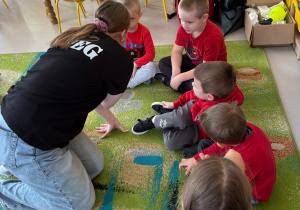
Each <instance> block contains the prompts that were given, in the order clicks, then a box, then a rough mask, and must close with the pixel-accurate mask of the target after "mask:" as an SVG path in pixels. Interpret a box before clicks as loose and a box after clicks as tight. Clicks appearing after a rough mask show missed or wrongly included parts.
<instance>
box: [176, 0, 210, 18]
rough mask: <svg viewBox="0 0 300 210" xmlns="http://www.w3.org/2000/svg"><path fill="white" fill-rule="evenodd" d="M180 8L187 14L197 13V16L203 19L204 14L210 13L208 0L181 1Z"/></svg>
mask: <svg viewBox="0 0 300 210" xmlns="http://www.w3.org/2000/svg"><path fill="white" fill-rule="evenodd" d="M179 8H180V9H181V10H184V11H187V12H192V11H195V12H196V16H197V17H198V18H201V17H202V16H203V15H204V14H208V13H209V2H208V0H181V1H180V3H179Z"/></svg>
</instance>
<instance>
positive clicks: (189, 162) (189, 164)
mask: <svg viewBox="0 0 300 210" xmlns="http://www.w3.org/2000/svg"><path fill="white" fill-rule="evenodd" d="M197 163H198V162H197ZM197 163H195V159H194V158H189V159H182V160H181V163H180V164H179V169H180V170H182V169H183V170H185V174H186V175H188V174H189V173H190V172H191V171H192V170H193V168H194V167H195V165H196V164H197Z"/></svg>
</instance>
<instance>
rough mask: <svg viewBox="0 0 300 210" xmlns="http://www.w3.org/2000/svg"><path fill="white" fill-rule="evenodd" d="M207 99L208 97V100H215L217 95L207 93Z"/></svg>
mask: <svg viewBox="0 0 300 210" xmlns="http://www.w3.org/2000/svg"><path fill="white" fill-rule="evenodd" d="M207 99H208V101H213V100H215V97H214V96H213V95H212V94H210V93H207Z"/></svg>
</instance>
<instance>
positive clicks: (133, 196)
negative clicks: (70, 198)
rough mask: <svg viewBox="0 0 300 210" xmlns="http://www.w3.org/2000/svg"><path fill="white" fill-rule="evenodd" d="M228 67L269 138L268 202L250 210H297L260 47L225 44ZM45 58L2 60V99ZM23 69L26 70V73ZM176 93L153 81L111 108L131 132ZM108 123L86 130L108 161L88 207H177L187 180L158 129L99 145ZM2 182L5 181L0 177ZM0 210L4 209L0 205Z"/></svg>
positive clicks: (297, 188)
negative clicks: (272, 170) (273, 168)
mask: <svg viewBox="0 0 300 210" xmlns="http://www.w3.org/2000/svg"><path fill="white" fill-rule="evenodd" d="M226 46H227V52H228V62H229V63H231V64H233V66H234V67H235V69H236V70H237V75H238V85H239V87H240V89H241V90H242V91H243V93H244V95H245V101H244V103H243V105H242V108H243V110H244V112H245V114H246V117H247V121H248V122H251V123H254V124H256V125H257V126H259V127H260V128H261V129H262V130H263V131H264V132H265V134H266V135H267V136H268V137H269V139H270V142H271V144H272V148H273V152H274V155H275V157H276V164H277V181H276V184H275V186H274V189H273V192H272V195H271V198H270V200H269V201H268V202H262V203H259V204H258V205H255V209H262V210H264V209H270V210H273V209H291V210H293V209H300V167H299V166H300V164H299V163H300V159H299V152H298V151H297V149H296V147H295V146H294V140H293V137H292V134H291V131H290V128H289V125H288V122H287V119H286V116H285V114H284V111H283V107H282V104H281V101H280V97H279V94H278V91H277V87H276V84H275V82H274V79H273V75H272V72H271V71H270V68H269V65H268V62H267V59H266V56H265V54H264V51H263V49H261V48H250V47H249V44H248V42H247V41H232V42H226ZM171 49H172V46H171V45H166V46H156V57H155V60H154V61H155V62H156V63H158V61H159V60H160V59H161V58H162V57H164V56H167V55H170V53H171ZM41 54H42V53H21V54H3V55H0V61H1V62H0V73H1V76H0V97H1V98H2V97H3V96H4V95H5V94H6V91H7V89H8V88H9V87H10V85H11V84H13V83H14V82H15V81H16V80H17V79H18V78H19V77H20V76H21V75H24V74H26V71H27V70H28V69H30V67H31V66H32V65H33V64H34V63H35V62H36V60H38V58H39V56H40V55H41ZM24 69H26V70H25V71H24ZM178 97H179V94H178V93H176V92H174V91H172V90H170V89H169V88H166V87H164V86H163V85H162V84H160V83H158V82H156V81H153V83H152V85H151V86H147V85H145V84H142V85H140V86H138V87H136V88H134V89H128V90H126V92H125V94H124V95H123V97H122V99H121V100H120V101H119V102H118V103H117V104H116V105H115V106H114V107H113V108H112V109H111V111H112V112H113V113H114V114H115V115H116V117H117V118H118V119H119V120H120V122H121V124H122V125H123V126H124V127H125V128H126V129H129V130H130V131H131V127H132V126H133V125H134V124H136V122H137V119H138V118H140V119H143V120H144V119H145V118H147V117H149V116H152V115H155V114H156V113H155V111H153V110H152V109H151V103H152V102H154V101H162V100H165V101H174V100H176V99H177V98H178ZM100 123H105V122H104V121H103V119H102V118H101V117H100V116H99V115H97V114H96V113H95V112H94V111H93V112H91V113H90V114H89V116H88V119H87V121H86V125H85V127H84V131H85V133H86V134H88V135H89V136H90V137H91V139H92V141H94V142H95V144H97V145H99V148H100V149H101V151H102V152H103V154H104V156H105V168H104V170H103V172H102V173H101V174H100V175H99V176H97V177H96V178H95V179H94V180H93V183H94V187H95V190H96V203H95V206H94V208H93V209H175V207H176V204H177V199H178V193H179V192H180V190H181V188H182V186H183V183H184V182H185V179H186V176H185V174H184V172H183V171H179V170H178V164H179V162H180V161H181V159H182V158H183V155H182V151H181V150H178V151H169V150H168V149H167V148H166V147H165V146H164V143H163V139H162V131H157V130H151V131H149V132H147V133H146V134H144V135H140V136H137V135H134V134H132V133H131V132H128V133H125V134H124V133H121V132H120V131H119V130H114V131H113V132H112V133H111V134H109V135H108V136H107V137H106V138H105V139H104V140H101V139H100V138H99V136H100V134H98V133H96V132H95V127H96V126H98V125H99V124H100ZM0 178H2V179H7V177H0ZM0 209H1V207H0Z"/></svg>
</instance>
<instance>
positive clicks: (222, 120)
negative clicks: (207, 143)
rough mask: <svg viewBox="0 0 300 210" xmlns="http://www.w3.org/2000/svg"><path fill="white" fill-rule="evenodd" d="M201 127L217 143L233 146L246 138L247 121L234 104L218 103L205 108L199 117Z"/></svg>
mask: <svg viewBox="0 0 300 210" xmlns="http://www.w3.org/2000/svg"><path fill="white" fill-rule="evenodd" d="M200 123H201V127H202V128H203V130H204V131H205V133H207V135H208V136H209V137H210V138H211V139H212V140H214V141H215V142H218V143H223V144H228V145H235V144H240V143H242V142H243V141H245V139H246V137H247V134H248V132H247V121H246V117H245V115H244V112H243V110H242V109H241V107H239V106H237V105H236V104H235V103H231V104H229V103H220V104H216V105H213V106H211V107H209V108H207V109H206V110H205V111H204V112H203V113H202V114H201V115H200Z"/></svg>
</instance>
